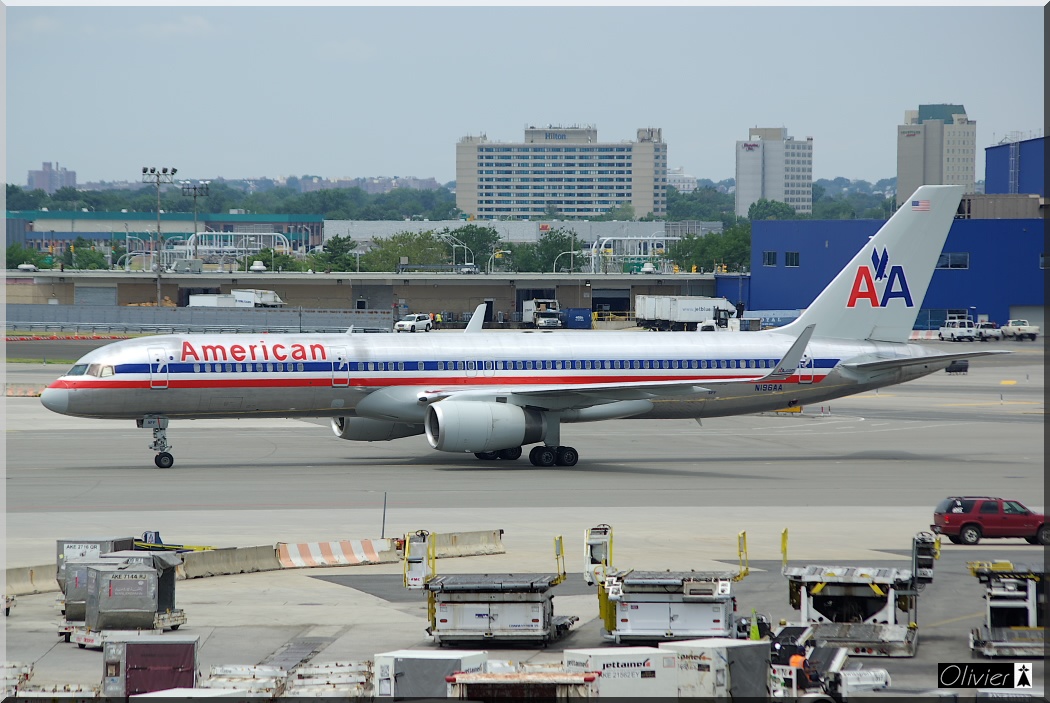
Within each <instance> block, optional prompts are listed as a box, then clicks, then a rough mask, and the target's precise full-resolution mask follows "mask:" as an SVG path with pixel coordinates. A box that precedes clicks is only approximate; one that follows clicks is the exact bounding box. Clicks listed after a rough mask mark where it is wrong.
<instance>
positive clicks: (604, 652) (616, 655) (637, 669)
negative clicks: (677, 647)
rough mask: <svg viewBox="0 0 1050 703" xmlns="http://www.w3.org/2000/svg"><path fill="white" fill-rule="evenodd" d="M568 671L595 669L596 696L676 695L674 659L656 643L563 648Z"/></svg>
mask: <svg viewBox="0 0 1050 703" xmlns="http://www.w3.org/2000/svg"><path fill="white" fill-rule="evenodd" d="M562 663H563V664H564V665H565V668H566V669H567V670H569V671H596V672H599V673H601V676H600V677H598V679H597V684H598V696H599V697H601V698H606V697H615V698H623V699H633V700H648V699H650V698H674V697H677V696H678V659H677V657H676V655H675V653H674V652H668V651H664V650H661V649H657V648H656V647H605V648H600V649H566V650H565V651H564V652H562Z"/></svg>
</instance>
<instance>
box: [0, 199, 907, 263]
mask: <svg viewBox="0 0 1050 703" xmlns="http://www.w3.org/2000/svg"><path fill="white" fill-rule="evenodd" d="M667 205H668V207H667V210H668V213H667V217H666V220H667V221H672V222H677V221H683V220H701V221H717V222H721V223H722V228H723V229H722V232H721V233H714V234H705V235H703V236H696V235H690V236H686V237H685V238H683V239H682V240H680V241H678V242H675V243H672V244H671V245H670V246H669V247H668V249H667V251H666V254H665V256H666V257H668V258H670V259H671V260H672V261H673V262H674V263H675V264H676V265H677V266H679V267H680V268H681V269H683V270H686V271H691V270H694V267H695V270H697V271H712V270H734V271H735V270H740V269H741V268H743V267H746V266H747V265H748V262H749V261H750V252H751V223H752V222H753V221H755V220H768V219H774V220H785V219H854V218H859V217H863V218H875V219H886V218H888V217H889V216H890V215H891V214H892V212H893V203H892V200H890V199H887V198H882V197H881V196H877V195H872V194H869V193H861V192H850V193H846V194H839V195H837V196H835V197H831V196H829V195H827V194H826V193H825V192H824V189H823V188H822V187H821V186H820V185H819V184H814V185H813V214H812V215H799V214H798V213H796V212H795V211H794V210H793V209H792V208H791V206H789V205H787V204H786V203H782V202H776V201H769V200H759V201H758V202H756V203H753V204H752V205H751V207H750V208H749V210H748V216H747V217H737V216H736V213H735V198H734V196H733V195H732V194H728V193H723V192H721V191H720V190H718V189H717V188H715V187H714V186H713V185H711V186H704V187H700V188H697V189H696V190H694V191H691V192H689V193H680V192H678V191H677V190H676V189H674V188H673V187H669V188H668V189H667ZM197 206H198V212H201V213H214V214H218V213H223V212H228V211H229V210H231V209H243V210H246V211H248V212H253V213H267V214H302V213H311V214H320V215H321V216H322V217H324V219H335V220H366V221H377V220H450V219H453V220H454V219H457V218H458V217H459V214H460V212H459V210H458V209H457V208H456V205H455V195H454V194H453V193H452V192H451V191H449V190H448V189H447V188H440V189H437V190H415V189H406V188H401V189H395V190H393V191H390V192H389V193H381V194H371V195H370V194H367V193H365V192H364V191H363V190H361V189H360V188H345V189H329V190H320V191H315V192H311V193H299V192H297V191H295V190H294V189H292V188H288V187H277V188H272V189H269V190H266V191H264V192H257V193H245V192H243V191H240V190H238V189H236V188H232V187H230V186H228V185H226V184H224V183H212V184H211V187H210V192H209V195H208V197H202V198H198V201H197ZM156 207H157V193H156V189H155V187H154V186H146V187H143V188H140V189H138V190H109V191H79V190H76V189H74V188H61V189H59V190H57V191H55V193H53V194H51V195H48V194H47V193H45V192H44V191H42V190H33V191H26V190H25V189H23V188H21V187H19V186H16V185H12V184H7V208H8V211H20V210H41V209H43V208H48V209H49V210H70V211H79V210H81V209H84V208H87V209H89V210H93V211H96V212H119V211H120V210H122V209H127V210H129V211H137V212H150V211H154V210H155V208H156ZM161 209H163V210H165V211H167V212H192V211H193V199H192V198H190V197H188V196H183V195H182V191H181V188H178V187H172V188H168V189H162V191H161ZM550 214H551V215H552V216H558V213H556V212H552V213H550ZM607 214H608V218H598V219H620V220H633V219H635V218H634V210H633V208H632V207H631V206H630V204H624V205H622V206H620V207H618V208H617V209H616V210H615V211H613V212H610V213H607ZM552 219H553V217H552ZM558 219H561V217H560V216H558ZM644 219H652V218H651V217H650V218H644ZM580 246H581V244H580V242H579V239H578V236H577V233H576V232H575V230H573V228H572V224H571V221H570V222H566V223H565V224H563V225H562V226H560V227H556V228H554V229H551V230H549V231H546V232H543V233H542V234H541V236H540V237H539V239H538V241H536V242H528V243H507V242H500V238H499V234H498V232H497V231H496V230H495V229H494V228H492V227H486V226H484V225H482V224H475V223H466V222H465V223H464V225H463V226H461V227H457V228H454V229H449V228H448V227H445V228H443V229H442V230H436V229H435V230H426V231H423V232H418V233H417V232H400V233H396V234H394V235H392V236H390V237H387V238H376V239H374V240H373V241H372V245H371V247H370V248H369V249H368V250H367V251H359V250H358V243H357V242H355V241H353V240H352V239H349V238H347V237H329V238H328V239H327V240H326V242H325V246H324V248H323V249H322V250H320V251H315V252H311V253H310V254H308V255H307V256H306V257H305V258H299V257H295V256H291V255H289V254H287V253H285V252H280V251H271V250H263V251H261V252H260V253H259V254H256V255H253V256H252V257H251V258H252V259H253V260H254V259H260V260H262V261H263V262H264V263H266V264H267V265H268V266H272V267H273V268H274V269H279V270H282V271H308V270H313V271H362V272H370V271H371V272H394V271H396V270H397V267H398V265H399V263H400V261H401V259H402V257H408V260H409V262H410V263H411V264H412V265H423V266H435V265H436V266H440V265H452V264H460V263H462V264H467V263H473V264H475V265H476V266H477V267H479V268H481V269H487V268H489V267H491V268H492V269H493V270H495V271H509V272H545V271H552V270H554V268H555V266H557V267H558V269H559V270H566V271H568V270H580V269H581V266H582V265H583V262H584V257H582V256H578V255H574V254H570V253H569V252H573V251H578V250H579V249H580ZM123 253H124V251H123V249H121V248H120V247H119V245H118V246H117V250H116V251H114V252H112V253H111V255H110V256H109V257H107V256H106V254H105V253H104V252H101V251H95V250H94V246H93V245H92V243H91V242H89V241H86V240H84V239H83V238H78V239H77V240H76V241H74V242H73V246H72V247H70V249H68V250H66V251H65V252H64V253H62V254H61V255H60V256H58V257H55V256H52V255H51V252H39V251H36V250H35V249H32V248H29V247H23V246H21V245H18V244H11V245H8V247H7V262H8V263H7V265H8V267H9V268H15V267H17V266H18V264H20V263H32V264H35V265H37V266H38V267H40V268H50V267H55V268H57V267H59V266H62V265H65V266H67V267H72V268H75V269H102V268H107V267H108V266H109V265H110V264H111V263H112V265H116V264H117V262H118V261H119V258H120V255H122V254H123ZM562 254H565V256H564V257H562V256H560V255H562ZM468 255H469V257H470V258H469V261H468ZM240 263H241V264H242V266H243V265H248V264H250V263H251V262H250V261H249V262H247V263H245V262H243V261H242V262H240ZM587 263H588V265H589V263H590V262H589V261H588V262H587ZM723 267H724V268H723Z"/></svg>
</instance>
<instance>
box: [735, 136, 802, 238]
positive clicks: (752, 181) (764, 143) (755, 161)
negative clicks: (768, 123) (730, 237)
mask: <svg viewBox="0 0 1050 703" xmlns="http://www.w3.org/2000/svg"><path fill="white" fill-rule="evenodd" d="M763 198H764V199H766V200H776V201H779V202H782V203H787V204H788V205H790V206H791V207H792V208H793V209H794V210H795V212H797V213H799V214H801V215H809V214H812V212H813V137H806V141H795V138H794V137H789V136H788V133H787V129H785V128H784V127H769V128H764V127H753V128H751V129H750V130H748V134H747V141H739V142H737V143H736V214H737V217H747V211H748V209H749V208H750V207H751V204H752V203H755V202H758V201H759V200H761V199H763Z"/></svg>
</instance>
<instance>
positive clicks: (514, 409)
mask: <svg viewBox="0 0 1050 703" xmlns="http://www.w3.org/2000/svg"><path fill="white" fill-rule="evenodd" d="M424 424H425V425H426V432H427V439H428V440H429V441H430V446H432V447H433V448H434V449H437V450H438V451H442V452H491V451H497V450H500V449H511V448H513V447H520V446H521V445H523V444H533V443H535V442H540V441H542V440H543V437H544V435H545V434H546V433H547V423H546V420H545V419H544V416H543V413H541V412H539V411H536V410H528V409H526V408H522V407H519V406H517V405H508V404H507V403H490V402H482V401H452V400H444V401H441V402H439V403H434V404H433V405H431V406H429V407H428V408H427V415H426V420H425V423H424Z"/></svg>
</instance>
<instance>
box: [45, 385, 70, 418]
mask: <svg viewBox="0 0 1050 703" xmlns="http://www.w3.org/2000/svg"><path fill="white" fill-rule="evenodd" d="M40 402H41V403H43V405H44V407H45V408H47V409H48V410H50V411H51V412H55V413H59V414H60V415H65V414H66V411H67V410H69V390H68V389H66V388H45V389H44V392H43V393H41V394H40Z"/></svg>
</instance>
